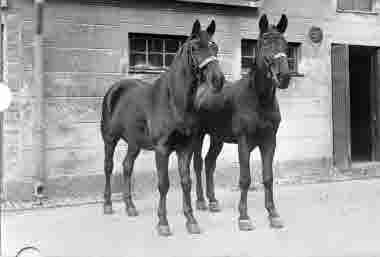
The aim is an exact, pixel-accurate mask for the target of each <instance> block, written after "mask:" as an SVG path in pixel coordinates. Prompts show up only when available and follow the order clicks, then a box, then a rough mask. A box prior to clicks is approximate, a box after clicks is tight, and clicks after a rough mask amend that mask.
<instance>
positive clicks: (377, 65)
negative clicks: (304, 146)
mask: <svg viewBox="0 0 380 257" xmlns="http://www.w3.org/2000/svg"><path fill="white" fill-rule="evenodd" d="M372 59H373V62H372V63H373V65H372V71H371V73H372V74H373V78H374V79H373V80H372V83H371V84H372V85H371V94H372V95H374V96H375V97H373V98H372V101H371V102H372V106H371V112H372V113H371V115H372V128H373V129H372V131H373V133H372V136H373V140H372V142H373V151H372V152H373V155H372V156H373V160H374V161H380V89H379V88H378V87H379V85H380V49H376V51H375V54H374V56H373V58H372Z"/></svg>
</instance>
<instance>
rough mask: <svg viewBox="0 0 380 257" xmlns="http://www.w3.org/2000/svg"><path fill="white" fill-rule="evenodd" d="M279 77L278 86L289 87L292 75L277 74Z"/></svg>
mask: <svg viewBox="0 0 380 257" xmlns="http://www.w3.org/2000/svg"><path fill="white" fill-rule="evenodd" d="M277 77H278V78H279V83H278V86H277V87H278V88H280V89H287V88H288V87H289V83H290V75H289V74H279V75H278V76H277Z"/></svg>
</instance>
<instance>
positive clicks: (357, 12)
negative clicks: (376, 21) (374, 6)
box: [336, 9, 379, 15]
mask: <svg viewBox="0 0 380 257" xmlns="http://www.w3.org/2000/svg"><path fill="white" fill-rule="evenodd" d="M336 12H338V13H355V14H369V15H379V13H378V12H375V11H358V10H343V9H337V10H336Z"/></svg>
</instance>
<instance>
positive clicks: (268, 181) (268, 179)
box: [259, 138, 284, 228]
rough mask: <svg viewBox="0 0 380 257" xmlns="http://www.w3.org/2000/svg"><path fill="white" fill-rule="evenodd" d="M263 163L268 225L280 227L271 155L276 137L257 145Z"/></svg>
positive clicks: (272, 154) (281, 223) (281, 224)
mask: <svg viewBox="0 0 380 257" xmlns="http://www.w3.org/2000/svg"><path fill="white" fill-rule="evenodd" d="M259 148H260V152H261V159H262V164H263V184H264V190H265V208H266V209H267V211H268V214H269V221H270V225H271V227H273V228H282V227H283V226H284V225H283V222H282V220H281V219H280V215H279V214H278V212H277V210H276V207H275V204H274V201H273V167H272V164H273V156H274V152H275V149H276V138H271V139H270V141H267V142H265V143H264V144H262V145H260V146H259Z"/></svg>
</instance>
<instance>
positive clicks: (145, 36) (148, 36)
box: [128, 33, 187, 73]
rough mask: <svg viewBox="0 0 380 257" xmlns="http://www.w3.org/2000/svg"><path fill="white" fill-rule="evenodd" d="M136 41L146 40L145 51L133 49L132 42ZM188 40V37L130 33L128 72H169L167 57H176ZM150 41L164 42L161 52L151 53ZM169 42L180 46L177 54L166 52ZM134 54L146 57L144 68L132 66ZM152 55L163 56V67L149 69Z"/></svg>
mask: <svg viewBox="0 0 380 257" xmlns="http://www.w3.org/2000/svg"><path fill="white" fill-rule="evenodd" d="M134 39H142V40H145V51H139V50H135V49H132V48H131V45H132V44H131V42H132V40H134ZM186 39H187V36H184V35H172V34H171V35H169V34H156V33H128V41H129V47H128V58H129V65H128V66H129V67H128V71H129V73H162V72H164V71H167V70H168V69H169V66H170V65H167V64H166V63H165V60H166V58H165V57H166V56H167V55H172V56H173V57H174V56H175V54H176V52H177V51H178V49H179V47H181V45H182V44H183V42H185V41H186ZM150 40H160V41H161V42H162V50H161V51H149V41H150ZM168 40H175V41H176V43H177V44H178V46H177V49H176V52H168V51H166V42H167V41H168ZM133 54H143V55H145V66H143V67H136V65H132V64H131V63H132V62H131V58H132V55H133ZM151 54H157V55H161V60H162V65H161V66H156V67H154V66H151V67H149V66H148V64H149V55H151Z"/></svg>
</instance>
